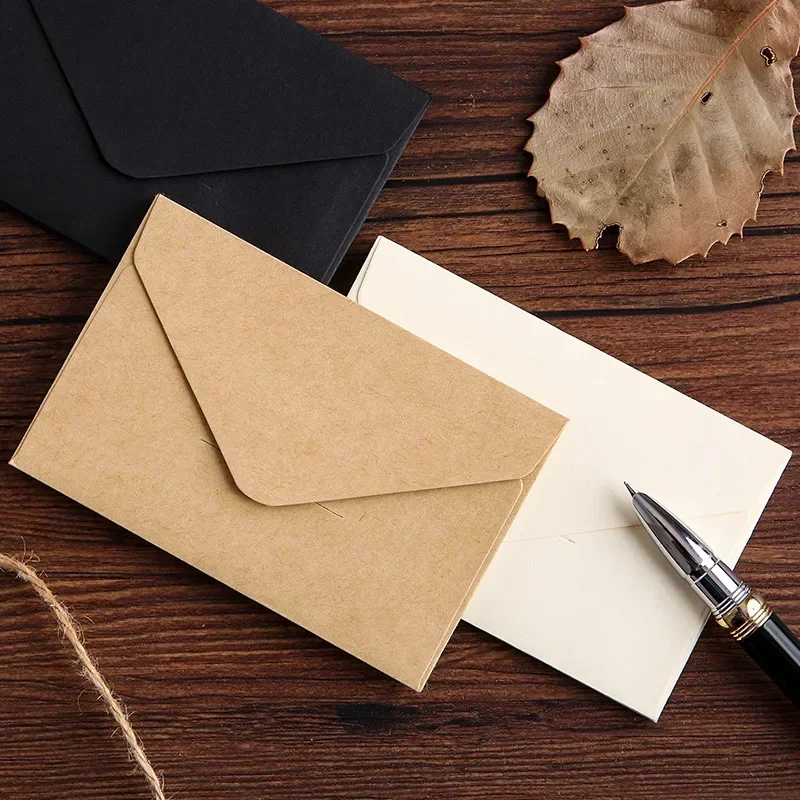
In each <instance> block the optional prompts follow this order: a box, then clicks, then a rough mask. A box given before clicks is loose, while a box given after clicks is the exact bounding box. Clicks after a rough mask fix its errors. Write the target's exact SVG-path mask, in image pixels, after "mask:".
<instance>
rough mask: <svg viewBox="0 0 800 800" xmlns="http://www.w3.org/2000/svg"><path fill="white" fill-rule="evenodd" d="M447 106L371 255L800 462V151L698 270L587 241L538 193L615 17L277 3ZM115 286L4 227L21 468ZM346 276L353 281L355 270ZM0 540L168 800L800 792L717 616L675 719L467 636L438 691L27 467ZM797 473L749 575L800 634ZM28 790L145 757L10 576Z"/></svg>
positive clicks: (464, 632)
mask: <svg viewBox="0 0 800 800" xmlns="http://www.w3.org/2000/svg"><path fill="white" fill-rule="evenodd" d="M273 6H274V7H275V8H276V9H277V10H279V11H281V12H283V13H286V14H288V15H289V16H291V17H293V18H294V19H296V20H298V21H300V22H302V23H304V24H306V25H308V26H309V27H311V28H313V29H315V30H317V31H320V32H322V33H324V34H327V35H330V36H332V37H333V38H334V39H335V40H336V41H338V42H340V43H341V44H343V45H345V46H347V47H350V48H351V49H353V50H354V51H356V52H358V53H361V54H363V55H365V56H367V57H368V58H371V59H373V60H375V61H377V62H379V63H381V64H384V65H386V66H387V67H390V68H391V69H392V70H394V71H395V72H397V73H398V74H400V75H402V76H404V77H407V78H409V79H411V80H412V81H414V82H416V83H417V84H419V85H420V86H423V87H425V88H427V89H428V90H429V91H430V92H431V93H432V94H433V98H434V100H433V105H432V107H431V109H430V112H429V114H428V115H427V117H426V119H425V121H424V122H423V124H422V126H421V127H420V129H419V132H418V134H417V135H416V136H415V138H414V139H413V141H412V143H411V145H410V147H409V148H408V151H407V153H406V155H405V156H404V158H403V159H402V161H401V163H400V165H399V166H398V169H397V170H396V172H395V175H394V176H393V177H392V179H391V181H390V182H389V185H388V187H387V188H386V190H385V191H384V193H383V194H382V196H381V198H380V200H379V201H378V203H377V205H376V206H375V209H374V211H373V213H372V215H371V217H370V220H369V221H368V223H367V224H366V226H365V227H364V230H363V232H362V234H361V235H360V236H359V238H358V240H357V242H356V244H355V245H354V247H353V248H352V251H351V253H350V255H349V256H348V258H347V260H346V262H345V269H344V273H343V274H344V275H345V276H346V275H347V274H352V272H353V271H354V270H355V269H356V267H357V266H358V265H359V263H360V261H361V259H362V258H363V256H364V254H365V253H366V251H367V249H368V247H369V246H370V243H371V242H372V240H373V239H374V237H375V236H376V235H377V234H378V233H383V234H386V235H388V236H390V237H392V238H394V239H396V240H397V241H399V242H401V243H403V244H405V245H407V246H408V247H411V248H412V249H414V250H417V251H419V252H421V253H422V254H424V255H426V256H428V257H430V258H432V259H433V260H435V261H437V262H439V263H440V264H442V265H443V266H445V267H447V268H448V269H451V270H454V271H455V272H457V273H459V274H461V275H463V276H465V277H467V278H469V279H470V280H473V281H475V282H476V283H478V284H480V285H482V286H485V287H487V288H489V289H491V290H492V291H494V292H496V293H498V294H500V295H501V296H503V297H505V298H506V299H508V300H510V301H512V302H514V303H516V304H518V305H520V306H522V307H523V308H526V309H528V310H530V311H532V312H536V313H538V314H541V315H542V316H544V317H545V318H547V319H550V320H551V321H552V322H554V323H555V324H556V325H558V326H559V327H561V328H563V329H564V330H566V331H568V332H570V333H573V334H576V335H578V336H580V337H582V338H584V339H586V340H587V341H589V342H591V343H592V344H595V345H597V346H598V347H600V348H602V349H604V350H606V351H608V352H610V353H612V354H614V355H615V356H618V357H619V358H621V359H624V360H625V361H628V362H629V363H631V364H633V365H635V366H637V367H639V368H641V369H643V370H645V371H646V372H648V373H650V374H651V375H654V376H655V377H657V378H660V379H662V380H664V381H666V382H667V383H669V384H670V385H672V386H674V387H676V388H677V389H679V390H681V391H683V392H686V393H688V394H690V395H691V396H693V397H695V398H697V399H698V400H700V401H702V402H704V403H708V404H710V405H712V406H713V407H715V408H717V409H719V410H720V411H722V412H724V413H725V414H729V415H731V416H733V417H734V418H736V419H738V420H739V421H741V422H743V423H744V424H746V425H749V426H752V427H754V428H756V429H757V430H759V431H761V432H762V433H764V434H766V435H768V436H770V437H772V438H774V439H776V440H777V441H779V442H781V443H782V444H784V445H786V446H787V447H790V448H796V447H798V446H800V423H799V422H798V420H800V270H798V255H797V254H798V249H800V163H799V162H800V157H799V156H797V155H796V154H795V155H792V156H790V158H789V159H788V162H787V166H786V174H785V175H784V176H783V177H780V176H775V175H772V176H770V177H769V178H768V180H767V183H766V190H765V194H764V199H763V201H762V204H761V209H760V211H759V220H758V222H757V223H753V224H751V225H750V226H748V228H747V232H746V236H745V238H744V240H738V239H737V240H735V241H733V242H732V243H731V244H730V246H729V247H727V248H723V247H717V248H715V249H714V250H713V251H712V254H711V257H710V258H709V259H708V260H706V261H703V260H701V259H692V260H690V261H688V262H687V263H685V264H682V265H680V266H678V267H669V266H665V265H663V264H656V265H650V266H646V267H632V266H631V265H630V264H628V263H627V262H626V261H625V259H624V258H623V257H622V256H621V255H620V254H619V253H617V252H616V250H614V249H613V242H612V241H610V240H606V241H604V243H603V246H602V248H601V249H600V251H598V252H592V253H584V252H583V251H582V250H580V249H579V248H578V247H577V246H576V245H575V243H572V242H569V241H568V240H567V238H566V235H565V233H564V230H563V229H562V228H556V227H553V226H551V225H550V223H549V220H548V216H547V213H546V209H545V208H544V206H543V204H542V202H541V201H540V200H539V199H537V198H536V196H535V191H534V188H533V186H532V185H531V184H530V183H529V182H528V181H526V180H525V177H524V175H525V171H526V169H527V166H528V162H527V158H526V156H525V155H524V154H523V153H522V151H521V147H522V145H523V143H524V141H525V139H526V137H527V135H528V133H529V127H528V124H527V123H526V121H525V119H526V117H527V116H528V115H529V114H530V113H531V112H532V111H533V110H534V109H535V108H536V107H537V106H538V105H539V104H541V103H542V102H543V101H544V99H545V98H546V95H547V88H548V86H549V84H550V82H551V81H552V79H553V78H554V77H555V75H556V67H555V66H554V62H555V61H556V60H557V59H558V58H561V57H563V56H565V55H567V54H569V53H570V52H572V51H573V50H574V49H575V48H576V47H577V44H578V41H577V37H578V36H579V35H580V34H584V33H589V32H591V31H592V30H595V29H597V28H599V27H600V26H602V25H604V24H607V23H609V22H611V21H613V20H615V19H618V18H619V17H620V16H621V13H622V12H621V7H620V5H618V4H617V3H616V2H605V1H603V2H601V1H600V0H596V1H594V2H593V1H592V0H561V1H560V2H555V0H547V1H544V2H532V1H531V0H523V1H522V2H520V0H516V2H511V1H510V0H473V1H472V2H455V1H454V0H438V1H437V2H431V1H430V0H416V1H415V2H411V1H407V2H402V1H401V0H383V1H382V2H378V0H374V1H373V0H371V1H370V2H366V1H365V0H361V1H360V2H359V1H358V0H356V1H355V2H344V0H296V1H294V0H280V1H279V2H275V3H273ZM109 274H110V267H109V265H107V264H105V263H103V262H101V261H99V260H98V259H97V258H95V257H93V256H91V255H90V254H88V253H86V252H85V251H83V250H82V249H81V248H79V247H77V246H76V245H73V244H71V243H69V242H66V241H64V240H62V239H60V238H58V237H56V236H53V235H50V234H47V233H45V232H43V231H42V230H41V229H39V228H38V227H37V226H35V225H33V224H31V223H29V222H26V221H25V220H23V219H22V218H21V217H19V216H18V215H16V214H14V213H13V212H10V211H5V212H0V342H1V348H2V349H1V350H0V376H2V377H1V378H0V380H1V381H2V383H1V385H0V386H1V389H0V437H1V439H0V455H2V458H3V460H7V459H8V457H10V455H11V453H12V452H13V450H14V447H15V446H16V444H17V442H18V441H19V439H20V437H21V436H22V434H23V432H24V430H25V428H26V426H27V424H28V422H29V421H30V419H31V418H32V416H33V414H34V412H35V410H36V408H37V407H38V404H39V403H40V401H41V400H42V398H43V396H44V394H45V392H46V390H47V388H48V387H49V385H50V383H51V382H52V380H53V378H54V377H55V375H56V372H57V371H58V369H59V367H60V365H61V363H62V361H63V359H64V357H65V355H66V354H67V352H68V350H69V348H70V346H71V344H72V342H73V341H74V339H75V337H76V336H77V334H78V332H79V331H80V329H81V326H82V324H83V322H84V321H85V319H86V317H87V316H88V314H89V312H90V311H91V309H92V307H93V305H94V303H95V301H96V300H97V298H98V296H99V295H100V292H101V291H102V289H103V287H104V285H105V282H106V280H107V279H108V276H109ZM345 280H346V278H343V279H342V281H343V282H344V281H345ZM0 481H1V482H2V484H1V485H2V490H1V494H0V498H1V500H0V502H2V515H3V516H2V518H3V525H2V531H0V549H2V550H3V551H5V552H13V553H22V552H23V551H24V550H25V549H27V550H28V551H34V552H36V553H37V554H38V555H39V556H40V557H41V566H42V568H43V569H44V570H45V571H46V574H47V578H48V579H49V581H50V582H51V584H52V586H53V588H54V589H55V590H56V591H57V592H58V594H59V595H60V596H61V597H62V598H63V599H64V600H65V601H66V602H67V603H68V604H69V605H70V607H71V608H72V609H73V610H74V611H75V613H76V614H77V616H78V618H79V620H80V621H81V622H82V624H83V625H84V628H85V633H86V639H87V641H88V643H89V645H90V647H91V649H92V651H93V652H94V654H95V656H96V657H97V659H98V661H99V662H100V664H101V666H102V669H103V671H104V672H105V673H106V675H107V676H108V678H109V679H110V681H111V682H112V684H113V686H114V687H115V688H116V690H117V691H118V692H119V693H120V694H121V695H122V696H123V697H124V699H125V700H126V701H127V703H128V704H129V706H130V708H131V710H133V711H134V712H135V713H134V717H133V719H134V722H135V723H136V726H137V727H138V730H139V732H140V734H141V736H142V738H143V739H144V741H145V743H146V745H147V748H148V750H149V752H150V754H151V755H152V758H153V760H154V762H155V763H156V765H157V767H158V768H159V769H160V770H163V771H164V774H165V778H166V784H167V788H168V793H169V795H170V796H172V797H174V798H176V799H177V800H180V798H186V799H187V800H188V798H191V799H192V800H245V798H247V800H250V799H251V798H263V800H272V798H275V799H276V800H289V799H290V798H298V799H299V798H309V799H310V798H315V799H316V798H339V799H340V800H367V798H372V799H375V800H377V799H380V800H389V798H393V799H397V800H424V799H425V798H437V799H440V798H447V799H448V800H478V799H479V798H480V799H481V800H483V798H498V800H499V799H500V798H503V800H530V799H531V798H582V799H584V798H586V799H588V800H594V799H596V798H603V799H604V800H612V799H613V800H619V799H620V798H626V799H627V798H631V800H633V799H634V798H641V799H642V800H645V798H646V799H647V800H653V798H704V799H705V800H708V799H709V798H722V797H725V798H727V800H755V799H756V798H759V799H760V798H764V799H765V800H784V799H785V800H796V798H798V797H800V717H798V715H797V713H796V712H795V711H794V710H793V709H792V708H791V707H789V706H788V705H787V703H786V702H785V701H784V700H783V698H782V697H781V696H780V695H779V694H778V693H777V691H776V690H775V689H774V687H772V686H771V685H770V684H769V683H768V682H767V681H766V679H765V678H764V677H763V676H762V675H761V674H760V673H759V672H758V671H757V669H756V668H755V667H753V666H752V665H751V664H750V663H749V662H748V661H747V659H746V658H745V657H744V656H743V655H742V654H741V653H740V652H739V651H738V650H737V649H736V648H735V647H734V646H732V644H731V643H730V642H729V641H728V640H727V639H726V638H725V637H724V636H723V635H722V634H721V633H719V632H718V631H717V630H716V629H709V630H707V631H706V633H705V634H704V635H703V637H702V638H701V640H700V643H699V644H698V646H697V649H696V651H695V653H694V655H693V656H692V658H691V660H690V662H689V665H688V667H687V669H686V672H685V673H684V675H683V677H682V678H681V680H680V682H679V684H678V687H677V689H676V691H675V694H674V695H673V697H672V699H671V701H670V703H669V705H668V706H667V710H666V712H665V714H664V716H663V718H662V721H661V722H660V723H659V724H658V725H654V724H652V723H650V722H648V721H646V720H644V719H641V718H639V717H637V716H635V715H634V714H632V713H630V712H629V711H626V710H625V709H624V708H621V707H619V706H617V705H616V704H614V703H612V702H611V701H610V700H607V699H605V698H603V697H601V696H600V695H598V694H596V693H594V692H592V691H591V690H589V689H587V688H585V687H583V686H581V685H579V684H577V683H575V682H573V681H571V680H569V679H568V678H565V677H564V676H562V675H560V674H559V673H557V672H555V671H553V670H551V669H549V668H548V667H545V666H543V665H542V664H539V663H537V662H536V661H534V660H533V659H531V658H529V657H527V656H524V655H522V654H521V653H519V652H516V651H515V650H513V649H511V648H510V647H507V646H505V645H503V644H501V643H500V642H498V641H496V640H494V639H492V638H491V637H489V636H487V635H484V634H482V633H480V632H478V631H476V630H475V629H473V628H471V627H469V626H468V625H464V624H462V625H461V626H460V627H459V628H458V630H457V631H456V634H455V635H454V637H453V640H452V642H451V643H450V645H449V646H448V647H447V649H446V650H445V653H444V656H443V658H442V660H441V662H440V664H439V666H438V668H437V669H436V670H435V672H434V674H433V677H432V679H431V681H430V684H429V686H428V688H427V689H426V690H425V692H424V693H423V694H421V695H416V694H413V693H412V692H410V690H407V689H405V688H403V687H401V686H399V685H397V684H395V683H393V682H392V681H390V680H388V679H386V678H384V677H382V676H381V675H379V674H378V673H376V672H375V671H373V670H371V669H370V668H368V667H366V666H364V665H363V664H360V663H359V662H357V661H356V660H354V659H352V658H350V657H348V656H346V655H344V654H343V653H341V652H339V651H338V650H336V649H335V648H333V647H330V646H328V645H326V644H325V643H323V642H321V641H320V640H319V639H317V638H315V637H314V636H312V635H310V634H308V633H306V632H304V631H303V630H301V629H299V628H297V627H296V626H294V625H292V624H290V623H288V622H286V621H285V620H283V619H281V618H279V617H277V616H276V615H274V614H272V613H270V612H268V611H266V610H264V609H263V608H260V607H258V606H256V605H255V604H253V603H251V602H249V601H247V600H245V599H243V598H242V597H240V596H238V595H236V594H235V593H234V592H232V591H230V590H228V589H226V588H224V587H222V586H220V585H219V584H217V583H215V582H214V581H212V580H210V579H209V578H207V577H205V576H203V575H202V574H200V573H198V572H196V571H194V570H192V569H190V568H189V567H187V566H185V565H184V564H182V563H180V562H178V561H177V560H175V559H173V558H171V557H170V556H167V555H165V554H164V553H162V552H160V551H159V550H156V549H155V548H153V547H151V546H148V545H147V544H145V543H143V542H142V541H140V540H139V539H137V538H136V537H135V536H133V535H131V534H128V533H126V532H124V531H122V530H120V529H118V528H116V527H115V526H113V525H111V524H110V523H108V522H106V521H104V520H103V519H100V518H99V517H97V516H95V515H93V514H91V513H90V512H89V511H87V510H85V509H83V508H81V507H79V506H78V505H76V504H74V503H71V502H70V501H68V500H66V499H65V498H63V497H61V496H59V495H57V494H56V493H55V492H52V491H50V490H48V489H46V488H45V487H43V486H41V485H39V484H37V483H36V482H34V481H33V480H30V479H28V478H27V477H25V476H23V475H21V474H19V473H17V472H16V471H14V470H12V469H11V468H9V467H4V468H2V469H0ZM799 518H800V466H798V465H797V464H792V465H790V467H789V469H788V471H787V473H786V475H785V477H784V479H783V480H782V482H781V484H780V487H779V488H778V491H777V492H776V494H775V496H774V498H773V500H772V501H771V503H770V505H769V507H768V508H767V511H766V513H765V514H764V517H763V519H762V521H761V523H760V524H759V526H758V529H757V531H756V533H755V535H754V537H753V540H752V543H751V544H750V546H749V547H748V549H747V551H746V553H745V555H744V558H743V560H742V562H741V572H742V573H743V575H744V576H746V577H747V578H748V579H749V580H750V581H751V582H752V583H753V584H755V585H758V586H762V587H764V588H765V589H767V590H768V594H769V596H770V598H771V599H772V600H773V602H774V605H775V606H776V607H777V608H778V609H779V610H780V612H781V614H782V616H783V618H784V619H785V621H786V622H787V623H789V624H790V625H793V626H795V627H797V628H800V599H799V598H800V594H799V593H798V584H800V538H799V537H798V534H800V519H799ZM0 686H2V702H0V787H2V790H1V792H0V793H2V796H3V797H8V798H15V799H16V798H19V799H20V800H72V799H73V798H76V797H81V798H86V800H90V799H91V798H116V799H117V800H134V798H136V799H137V800H138V799H139V798H144V797H146V791H145V789H144V784H143V782H142V780H141V778H139V777H137V776H135V775H131V774H130V765H129V764H128V762H127V761H126V758H125V754H124V749H123V746H122V742H121V741H120V739H119V737H118V736H116V737H112V736H111V732H112V725H111V723H110V720H109V718H108V717H106V716H105V715H104V713H103V711H102V708H101V707H100V705H99V704H98V702H97V701H96V699H95V698H94V697H93V696H92V694H91V693H90V692H86V693H83V694H82V692H83V689H84V685H83V684H82V682H81V680H80V679H79V678H78V677H77V676H76V675H75V672H74V664H73V662H72V659H71V657H70V655H69V653H68V652H67V651H66V650H65V649H64V647H63V646H62V645H60V644H59V642H58V641H57V639H56V638H55V636H54V631H53V626H52V623H51V620H50V619H49V618H48V616H47V614H46V612H45V611H44V610H42V609H41V608H40V606H39V602H38V600H37V599H36V598H35V597H34V596H33V595H32V594H31V593H30V592H29V590H27V589H26V588H25V587H23V586H22V585H21V584H19V583H18V582H15V581H13V580H11V579H9V578H4V579H0Z"/></svg>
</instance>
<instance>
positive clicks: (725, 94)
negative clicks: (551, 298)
mask: <svg viewBox="0 0 800 800" xmlns="http://www.w3.org/2000/svg"><path fill="white" fill-rule="evenodd" d="M799 43H800V21H799V20H798V7H797V4H796V0H678V2H666V3H658V4H655V5H650V6H640V7H637V8H626V9H625V16H624V18H623V19H622V20H620V21H619V22H616V23H614V24H613V25H609V26H608V27H607V28H603V29H602V30H601V31H598V32H597V33H595V34H593V35H591V36H587V37H585V38H584V39H582V40H581V47H580V50H579V51H578V52H577V53H575V54H574V55H572V56H570V57H569V58H566V59H564V60H563V61H562V62H560V65H561V73H560V74H559V76H558V78H557V79H556V81H555V82H554V83H553V86H552V87H551V89H550V99H549V100H548V101H547V103H546V104H545V105H544V107H542V108H541V109H540V110H539V111H538V112H536V113H535V114H534V115H533V116H532V117H531V121H532V122H533V123H534V133H533V137H532V138H531V140H530V141H529V142H528V144H527V146H526V150H528V151H529V152H531V153H533V156H534V160H533V166H532V167H531V171H530V174H531V176H533V177H535V178H536V179H537V181H538V191H539V194H540V195H542V196H543V197H546V198H547V200H548V202H549V203H550V211H551V214H552V218H553V222H556V223H561V224H562V225H566V227H567V230H568V231H569V235H570V237H578V238H579V239H580V240H581V242H582V244H583V246H584V247H585V248H586V249H587V250H589V249H591V248H594V247H596V246H597V242H598V239H599V238H600V236H601V235H602V232H603V230H604V229H605V228H607V227H608V226H611V225H619V227H620V234H619V241H618V245H617V246H618V247H619V249H620V250H621V251H622V252H623V253H625V254H626V255H627V256H628V257H629V258H630V259H631V260H632V261H633V262H634V263H643V262H645V261H652V260H654V259H658V258H663V259H666V260H667V261H670V262H672V263H673V264H676V263H678V262H679V261H682V260H683V259H685V258H688V257H689V256H691V255H694V254H696V253H700V254H702V255H706V254H707V253H708V251H709V249H710V248H711V247H712V245H714V244H715V243H716V242H723V243H725V242H727V241H728V239H730V237H731V236H732V235H733V234H734V233H739V234H741V233H742V229H743V227H744V224H745V222H747V220H749V219H755V214H756V209H757V208H758V201H759V199H760V195H761V190H762V183H763V179H764V176H765V174H766V173H767V172H769V171H771V170H780V171H781V172H783V159H784V156H785V155H786V153H787V151H788V150H791V149H793V148H794V135H793V131H792V127H793V121H794V118H795V116H796V115H797V113H798V112H797V107H796V106H795V101H794V91H793V88H792V76H791V72H790V68H789V64H790V61H791V59H792V58H793V57H794V56H795V55H797V51H798V44H799Z"/></svg>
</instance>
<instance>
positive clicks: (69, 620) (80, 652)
mask: <svg viewBox="0 0 800 800" xmlns="http://www.w3.org/2000/svg"><path fill="white" fill-rule="evenodd" d="M0 571H2V572H13V573H16V575H17V577H18V578H20V579H21V580H23V581H25V582H26V583H27V584H28V585H29V586H31V587H32V588H33V590H34V591H35V592H36V594H38V595H39V597H41V599H42V600H43V601H44V602H45V604H46V605H47V607H48V608H49V609H50V610H51V611H52V612H53V615H54V616H55V618H56V621H57V622H58V627H59V630H60V632H61V635H62V636H63V637H64V638H65V639H66V640H67V641H68V642H69V643H70V645H72V649H73V650H74V651H75V654H76V655H77V657H78V663H79V664H80V671H81V674H82V675H83V677H85V678H86V679H87V680H88V681H89V683H91V684H92V686H94V688H95V689H97V691H98V692H99V693H100V697H101V698H102V700H103V702H104V703H105V704H106V708H107V709H108V713H109V714H111V716H112V717H113V718H114V721H115V722H116V723H117V726H118V727H119V729H120V730H121V731H122V735H123V737H124V738H125V743H126V744H127V746H128V754H129V756H130V758H131V760H132V761H134V762H135V763H136V766H137V767H138V768H139V769H140V770H141V772H142V774H143V775H144V777H145V780H146V781H147V783H148V785H149V787H150V790H151V791H152V793H153V798H154V800H166V798H165V797H164V786H163V783H162V780H161V778H160V777H159V776H158V775H157V774H156V771H155V770H154V769H153V765H152V764H151V763H150V760H149V759H148V758H147V755H146V754H145V752H144V747H143V746H142V742H141V740H140V739H139V737H138V736H137V735H136V732H135V731H134V729H133V727H132V726H131V723H130V721H129V719H128V713H127V711H126V710H125V706H124V705H123V703H122V701H121V700H120V699H118V698H117V696H116V695H115V694H114V693H113V692H112V691H111V689H110V687H109V685H108V683H106V680H105V678H104V677H103V676H102V675H101V674H100V670H99V669H98V668H97V664H96V663H95V661H94V659H93V658H92V656H91V655H89V652H88V650H87V649H86V647H85V646H84V644H83V640H82V638H81V634H80V629H79V627H78V624H77V622H76V621H75V619H74V618H73V616H72V614H70V613H69V611H67V609H66V607H65V606H64V604H63V603H62V602H61V601H60V600H59V599H58V598H57V597H56V596H55V595H54V594H53V592H52V591H51V590H50V587H49V586H48V585H47V584H46V583H45V582H44V581H43V580H42V579H41V577H40V576H39V574H38V573H37V572H36V570H35V569H33V568H32V567H31V566H30V565H29V564H27V563H26V562H24V561H20V560H19V559H16V558H13V557H12V556H7V555H5V554H3V553H0Z"/></svg>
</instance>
